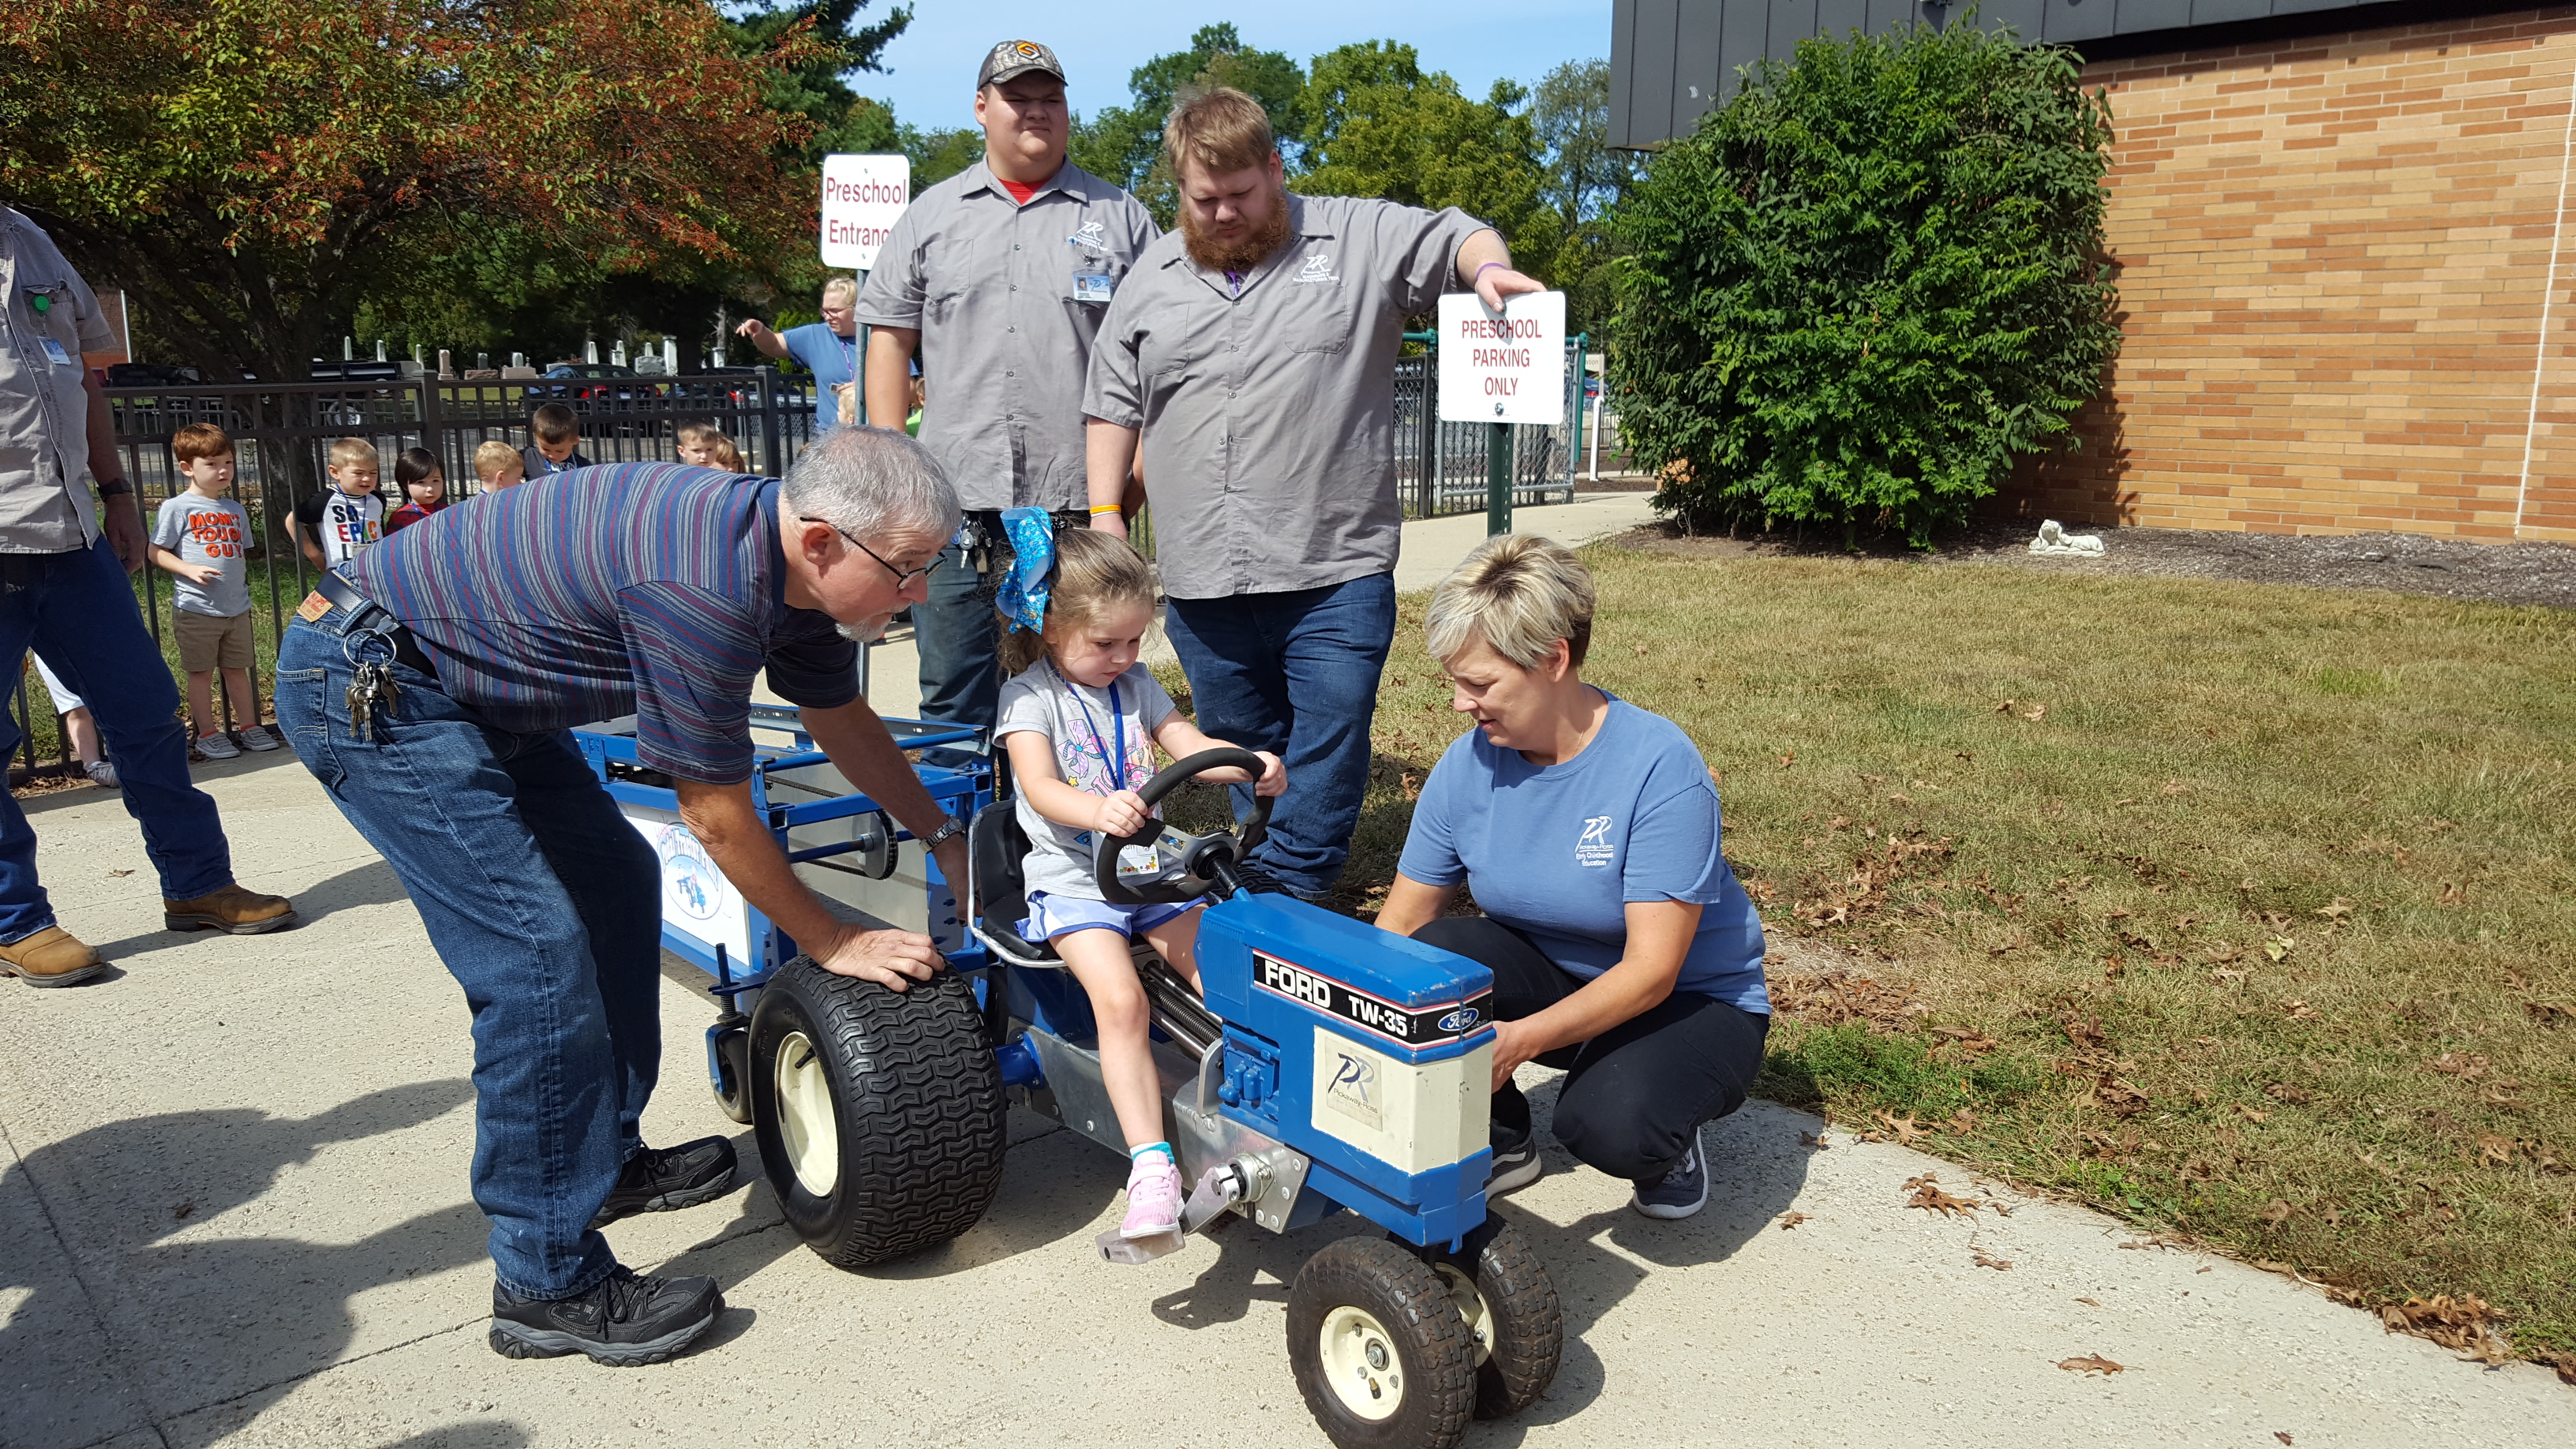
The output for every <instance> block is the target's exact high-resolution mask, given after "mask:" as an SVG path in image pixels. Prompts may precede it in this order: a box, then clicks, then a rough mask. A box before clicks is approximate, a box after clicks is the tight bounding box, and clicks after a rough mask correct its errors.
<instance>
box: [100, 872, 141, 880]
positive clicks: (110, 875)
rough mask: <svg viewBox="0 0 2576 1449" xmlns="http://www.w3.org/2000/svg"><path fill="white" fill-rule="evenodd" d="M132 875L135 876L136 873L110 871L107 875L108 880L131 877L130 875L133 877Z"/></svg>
mask: <svg viewBox="0 0 2576 1449" xmlns="http://www.w3.org/2000/svg"><path fill="white" fill-rule="evenodd" d="M132 874H134V872H132V871H130V870H111V871H109V872H108V873H107V875H108V879H110V880H114V879H117V878H118V877H121V876H129V875H132Z"/></svg>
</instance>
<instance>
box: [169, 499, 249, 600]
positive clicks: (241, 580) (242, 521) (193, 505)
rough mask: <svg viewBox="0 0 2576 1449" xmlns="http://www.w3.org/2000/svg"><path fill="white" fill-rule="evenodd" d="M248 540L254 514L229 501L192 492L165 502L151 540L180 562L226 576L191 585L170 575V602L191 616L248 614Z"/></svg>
mask: <svg viewBox="0 0 2576 1449" xmlns="http://www.w3.org/2000/svg"><path fill="white" fill-rule="evenodd" d="M249 538H250V512H249V510H247V509H245V508H243V507H242V506H241V504H240V503H239V502H237V501H235V500H233V499H230V498H209V497H207V496H206V495H204V494H203V493H199V492H196V491H195V490H193V489H191V490H190V491H188V492H185V493H178V494H173V495H171V496H170V497H169V498H166V499H164V500H162V503H161V511H160V512H159V513H156V514H154V515H153V516H152V541H153V542H154V543H156V544H158V545H160V546H161V547H163V548H166V549H168V550H170V551H171V552H172V553H175V554H177V555H178V556H179V561H180V562H181V563H192V564H213V565H215V566H216V567H218V568H220V569H222V570H223V571H224V576H223V577H222V578H219V579H217V580H215V581H214V582H213V583H211V584H193V583H190V582H188V581H187V580H186V579H183V578H181V577H179V576H178V575H177V574H172V575H171V576H170V602H171V603H172V604H174V605H176V606H177V607H179V608H182V609H185V610H187V611H188V612H189V613H191V614H205V615H208V616H210V617H213V618H217V619H229V618H232V617H233V616H234V615H236V614H247V613H249V612H250V569H249V567H248V566H247V565H245V564H244V563H243V562H242V548H243V546H244V544H245V543H246V542H247V541H248V540H249Z"/></svg>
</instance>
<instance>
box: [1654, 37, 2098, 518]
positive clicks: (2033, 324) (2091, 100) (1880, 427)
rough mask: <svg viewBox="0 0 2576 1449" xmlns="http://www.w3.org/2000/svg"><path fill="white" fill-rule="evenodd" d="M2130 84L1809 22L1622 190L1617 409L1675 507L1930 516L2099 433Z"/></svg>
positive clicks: (2058, 66)
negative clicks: (2096, 407) (2120, 116)
mask: <svg viewBox="0 0 2576 1449" xmlns="http://www.w3.org/2000/svg"><path fill="white" fill-rule="evenodd" d="M2110 139H2111V113H2110V105H2109V101H2108V99H2107V97H2106V96H2104V95H2103V94H2102V93H2101V92H2099V91H2095V92H2093V93H2091V94H2087V93H2086V92H2085V90H2084V89H2083V86H2082V84H2081V80H2080V75H2079V71H2078V62H2077V60H2076V58H2075V56H2074V54H2073V53H2072V52H2070V51H2067V50H2063V49H2055V48H2049V47H2036V46H2025V45H2022V44H2020V43H2018V42H2017V41H2015V40H2014V39H2013V38H2012V35H2011V32H2010V31H2008V30H1996V31H1982V30H1979V29H1977V28H1976V27H1975V26H1974V25H1972V24H1953V25H1951V26H1950V28H1949V29H1948V30H1946V31H1935V30H1932V29H1929V28H1918V27H1907V28H1904V29H1899V30H1892V31H1887V32H1883V33H1881V34H1878V35H1871V36H1862V35H1858V34H1855V35H1853V36H1851V37H1850V38H1848V39H1845V40H1809V41H1803V42H1801V43H1800V44H1799V46H1798V49H1797V54H1796V57H1795V58H1794V59H1793V60H1792V61H1790V62H1788V63H1786V64H1781V63H1778V62H1766V63H1765V64H1763V65H1762V66H1760V67H1758V68H1756V69H1754V70H1753V71H1751V72H1750V74H1749V76H1748V83H1747V84H1746V85H1745V87H1744V89H1743V90H1741V91H1740V92H1738V93H1737V95H1736V97H1735V99H1734V100H1732V101H1730V102H1728V103H1727V105H1725V106H1724V107H1722V108H1720V109H1718V110H1716V111H1713V112H1711V113H1710V114H1709V115H1707V116H1706V117H1704V118H1702V120H1701V122H1700V126H1699V129H1698V131H1697V132H1696V133H1695V134H1694V135H1692V136H1690V137H1688V138H1686V139H1684V140H1681V141H1678V142H1676V143H1674V144H1673V145H1671V146H1670V147H1667V148H1666V149H1665V150H1664V151H1663V152H1662V153H1661V154H1659V155H1658V156H1656V158H1655V159H1654V161H1653V163H1652V165H1651V167H1650V168H1649V170H1648V173H1647V176H1646V179H1645V181H1644V182H1643V183H1642V184H1640V185H1639V186H1638V187H1637V188H1636V189H1635V191H1634V192H1633V194H1632V195H1631V196H1630V198H1629V200H1628V202H1627V204H1626V205H1625V206H1623V207H1622V208H1621V209H1620V212H1619V227H1618V231H1619V236H1620V239H1621V240H1622V241H1623V242H1624V243H1625V244H1626V246H1627V248H1628V249H1629V251H1630V253H1631V255H1630V257H1629V258H1628V260H1627V262H1626V263H1624V264H1623V265H1624V267H1625V271H1624V275H1623V278H1622V285H1621V289H1620V299H1619V310H1618V316H1617V320H1616V325H1615V329H1614V340H1613V353H1612V359H1611V362H1612V372H1613V375H1614V376H1615V377H1616V378H1617V379H1618V382H1619V386H1620V423H1621V428H1622V431H1623V432H1624V433H1625V435H1626V436H1627V438H1628V441H1629V442H1630V443H1631V445H1633V446H1634V448H1635V449H1636V451H1637V454H1638V456H1639V458H1640V460H1641V461H1642V462H1644V463H1645V464H1646V466H1648V467H1650V468H1657V469H1661V470H1663V472H1664V476H1665V483H1664V486H1663V487H1662V489H1661V490H1660V491H1659V493H1658V495H1657V506H1658V507H1659V508H1662V509H1663V510H1665V511H1666V512H1668V513H1671V514H1673V515H1675V516H1677V517H1680V518H1682V519H1684V520H1685V521H1689V522H1692V523H1695V524H1696V523H1701V522H1710V521H1718V520H1723V519H1729V518H1736V517H1749V518H1752V519H1755V520H1758V521H1760V522H1762V523H1764V524H1765V525H1768V524H1772V523H1777V522H1781V521H1790V520H1794V521H1799V522H1812V523H1824V524H1831V525H1837V526H1839V527H1841V528H1842V529H1843V530H1844V531H1845V534H1846V536H1849V535H1850V534H1851V533H1852V532H1853V531H1854V530H1857V529H1860V528H1884V529H1893V530H1898V531H1901V532H1902V533H1903V534H1904V535H1905V536H1906V538H1907V539H1908V540H1910V541H1911V542H1912V543H1914V544H1915V545H1916V546H1918V547H1921V546H1926V545H1928V544H1929V542H1930V540H1931V535H1932V532H1933V530H1934V529H1935V528H1936V527H1937V526H1940V525H1943V524H1946V523H1951V522H1955V521H1956V520H1958V519H1960V518H1962V517H1963V516H1964V515H1965V514H1966V512H1967V511H1968V509H1969V508H1970V507H1971V506H1973V504H1974V503H1975V501H1976V500H1977V499H1979V498H1982V497H1985V496H1986V495H1988V494H1990V493H1992V492H1993V491H1994V489H1995V486H1996V484H1997V483H1998V482H2000V481H2001V480H2002V479H2003V478H2004V477H2005V476H2006V475H2007V474H2008V473H2009V472H2010V471H2011V469H2012V467H2013V464H2014V460H2015V459H2016V458H2019V457H2021V456H2022V455H2024V454H2028V453H2032V452H2036V451H2037V450H2039V449H2041V448H2043V447H2047V446H2050V445H2052V444H2054V443H2057V442H2059V441H2060V440H2061V439H2062V440H2063V441H2064V442H2065V444H2066V445H2067V446H2070V447H2071V446H2075V445H2076V439H2075V435H2074V434H2073V433H2072V432H2071V431H2070V429H2069V420H2070V418H2071V416H2072V415H2073V413H2074V412H2075V411H2076V410H2077V409H2078V408H2080V407H2082V406H2083V405H2084V403H2085V402H2086V401H2088V400H2089V399H2090V398H2092V397H2093V395H2094V394H2095V393H2096V392H2097V391H2099V390H2100V388H2101V386H2102V380H2103V375H2104V369H2105V368H2106V367H2107V366H2108V365H2109V363H2110V361H2111V359H2112V357H2113V356H2114V355H2115V354H2116V353H2117V351H2118V349H2119V341H2120V334H2119V328H2118V326H2117V324H2116V323H2115V322H2114V320H2113V308H2114V307H2115V305H2116V303H2117V295H2116V290H2115V288H2114V286H2113V283H2112V280H2111V273H2110V267H2109V264H2108V262H2107V261H2106V259H2105V257H2104V255H2103V252H2104V242H2103V237H2102V211H2103V205H2104V193H2103V188H2102V177H2103V175H2104V172H2105V171H2106V169H2107V168H2108V165H2109V146H2110Z"/></svg>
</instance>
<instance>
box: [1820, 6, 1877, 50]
mask: <svg viewBox="0 0 2576 1449" xmlns="http://www.w3.org/2000/svg"><path fill="white" fill-rule="evenodd" d="M1868 25H1869V0H1816V33H1817V34H1818V35H1822V36H1828V37H1830V38H1832V39H1835V40H1840V39H1842V38H1843V37H1844V36H1847V35H1849V34H1851V33H1852V32H1853V31H1855V30H1861V29H1866V28H1867V27H1868Z"/></svg>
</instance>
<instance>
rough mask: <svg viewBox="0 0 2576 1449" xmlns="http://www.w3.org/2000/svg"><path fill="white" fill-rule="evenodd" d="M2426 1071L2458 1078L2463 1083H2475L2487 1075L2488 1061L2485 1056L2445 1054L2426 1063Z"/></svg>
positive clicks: (2456, 1053)
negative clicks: (2474, 1081)
mask: <svg viewBox="0 0 2576 1449" xmlns="http://www.w3.org/2000/svg"><path fill="white" fill-rule="evenodd" d="M2424 1070H2426V1071H2428V1072H2440V1073H2442V1074H2444V1075H2445V1076H2453V1077H2458V1078H2459V1079H2460V1080H2462V1081H2473V1080H2475V1079H2477V1078H2479V1077H2483V1076H2485V1075H2486V1074H2487V1059H2486V1058H2485V1057H2483V1056H2464V1055H2462V1054H2461V1053H2459V1052H2444V1053H2442V1054H2441V1055H2440V1056H2438V1057H2435V1058H2433V1059H2432V1060H2431V1061H2429V1062H2426V1063H2425V1064H2424Z"/></svg>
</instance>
